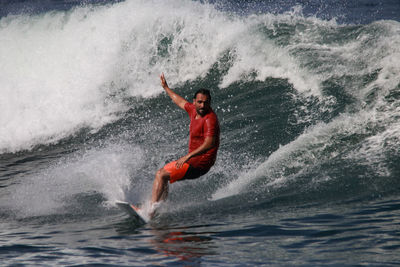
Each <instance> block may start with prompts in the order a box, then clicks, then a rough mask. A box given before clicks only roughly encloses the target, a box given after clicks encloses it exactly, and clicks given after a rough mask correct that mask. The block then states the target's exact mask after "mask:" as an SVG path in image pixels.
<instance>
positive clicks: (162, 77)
mask: <svg viewBox="0 0 400 267" xmlns="http://www.w3.org/2000/svg"><path fill="white" fill-rule="evenodd" d="M160 80H161V86H162V87H163V88H166V87H167V88H168V84H167V81H166V80H165V76H164V72H163V73H161V76H160Z"/></svg>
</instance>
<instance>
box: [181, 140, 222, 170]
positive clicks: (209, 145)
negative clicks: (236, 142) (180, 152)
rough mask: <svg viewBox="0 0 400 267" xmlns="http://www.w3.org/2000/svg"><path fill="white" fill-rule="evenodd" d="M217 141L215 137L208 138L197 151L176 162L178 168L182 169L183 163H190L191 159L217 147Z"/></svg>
mask: <svg viewBox="0 0 400 267" xmlns="http://www.w3.org/2000/svg"><path fill="white" fill-rule="evenodd" d="M216 140H217V138H216V137H215V136H207V137H206V138H205V139H204V142H203V144H202V145H201V146H199V147H198V148H197V149H195V150H193V151H192V152H190V153H189V154H187V155H186V156H183V157H182V158H180V159H178V160H177V162H176V167H177V168H178V169H179V168H180V167H182V165H183V163H185V162H186V161H188V160H189V159H190V158H193V157H195V156H198V155H201V154H204V153H206V152H207V151H208V150H210V149H211V148H213V147H214V146H215V143H216Z"/></svg>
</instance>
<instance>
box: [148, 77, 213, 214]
mask: <svg viewBox="0 0 400 267" xmlns="http://www.w3.org/2000/svg"><path fill="white" fill-rule="evenodd" d="M160 80H161V86H162V87H163V88H164V90H165V92H166V93H167V94H168V96H169V97H170V98H171V99H172V101H173V102H174V103H175V104H176V105H177V106H178V107H180V108H181V109H183V110H185V111H186V112H187V113H188V115H189V117H190V127H189V152H188V153H187V154H186V155H185V156H183V157H181V158H180V159H178V160H176V161H172V162H170V163H168V164H166V165H165V166H164V167H162V168H161V169H159V170H158V171H157V173H156V175H155V179H154V183H153V190H152V197H151V204H152V210H153V211H154V209H155V207H156V206H157V204H158V203H160V201H163V200H165V199H166V198H167V196H168V182H169V183H171V184H172V183H174V182H176V181H182V180H187V179H195V178H198V177H200V176H202V175H204V174H206V173H207V172H208V171H209V170H210V168H211V166H213V165H214V163H215V159H216V157H217V151H218V147H219V133H220V130H219V123H218V118H217V115H216V114H215V113H214V111H213V110H212V108H211V94H210V91H209V90H207V89H200V90H198V91H197V92H196V93H195V94H194V97H193V103H190V102H189V101H187V100H186V99H184V98H183V97H181V96H180V95H178V94H177V93H175V92H174V91H172V90H171V89H170V88H169V87H168V84H167V81H166V80H165V76H164V73H162V74H161V76H160Z"/></svg>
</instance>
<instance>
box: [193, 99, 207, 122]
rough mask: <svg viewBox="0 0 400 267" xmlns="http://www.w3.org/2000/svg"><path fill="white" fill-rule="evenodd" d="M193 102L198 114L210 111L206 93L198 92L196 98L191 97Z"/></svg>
mask: <svg viewBox="0 0 400 267" xmlns="http://www.w3.org/2000/svg"><path fill="white" fill-rule="evenodd" d="M193 104H194V106H195V107H196V112H197V114H199V115H200V116H202V117H203V116H204V115H206V114H207V113H208V112H209V111H210V108H211V107H210V104H211V103H210V99H208V97H207V96H206V95H203V94H201V93H198V94H197V95H196V98H195V99H193Z"/></svg>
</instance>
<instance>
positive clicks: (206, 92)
mask: <svg viewBox="0 0 400 267" xmlns="http://www.w3.org/2000/svg"><path fill="white" fill-rule="evenodd" d="M197 94H202V95H206V96H207V97H208V100H210V102H211V94H210V90H208V89H204V88H201V89H199V90H197V91H196V93H194V96H193V99H196V97H197Z"/></svg>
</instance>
